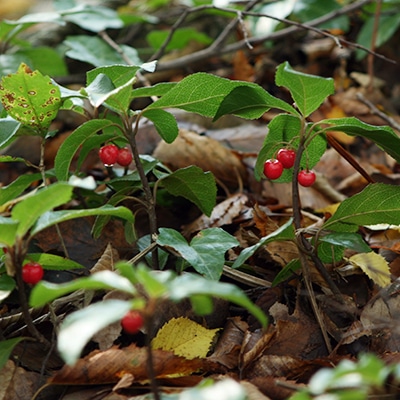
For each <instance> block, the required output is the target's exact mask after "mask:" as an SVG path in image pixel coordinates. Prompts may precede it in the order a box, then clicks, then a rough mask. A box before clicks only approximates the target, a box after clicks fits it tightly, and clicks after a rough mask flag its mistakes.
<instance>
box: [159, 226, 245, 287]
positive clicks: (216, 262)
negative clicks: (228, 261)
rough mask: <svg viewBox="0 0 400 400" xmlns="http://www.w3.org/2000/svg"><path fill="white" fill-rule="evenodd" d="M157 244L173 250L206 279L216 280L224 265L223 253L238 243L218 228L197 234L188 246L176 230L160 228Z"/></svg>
mask: <svg viewBox="0 0 400 400" xmlns="http://www.w3.org/2000/svg"><path fill="white" fill-rule="evenodd" d="M157 243H158V244H159V245H160V246H165V247H166V248H173V249H174V250H175V251H176V252H177V253H179V254H180V256H181V257H182V258H184V259H185V260H186V261H187V262H188V263H189V264H190V265H192V266H193V268H194V269H195V270H196V271H197V272H198V273H199V274H202V275H204V276H205V277H206V278H208V279H212V280H218V279H219V278H220V277H221V274H222V269H223V267H224V263H225V253H226V251H227V250H229V249H231V248H232V247H234V246H238V244H239V242H238V241H237V240H236V239H235V238H234V237H233V236H231V235H230V234H228V233H227V232H225V231H224V230H222V229H220V228H209V229H205V230H203V231H201V232H200V233H198V234H197V235H196V236H195V237H194V238H193V239H192V241H191V243H190V245H189V244H188V243H187V241H186V239H185V238H184V237H183V236H182V235H181V234H180V233H179V232H178V231H176V230H174V229H170V228H160V232H159V235H158V238H157Z"/></svg>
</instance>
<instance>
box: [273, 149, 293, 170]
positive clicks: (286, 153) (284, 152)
mask: <svg viewBox="0 0 400 400" xmlns="http://www.w3.org/2000/svg"><path fill="white" fill-rule="evenodd" d="M276 158H277V159H278V161H280V162H281V163H282V165H283V168H292V167H293V165H294V160H295V159H296V152H295V151H294V150H291V149H280V150H279V151H278V154H277V155H276Z"/></svg>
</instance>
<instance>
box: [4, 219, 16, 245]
mask: <svg viewBox="0 0 400 400" xmlns="http://www.w3.org/2000/svg"><path fill="white" fill-rule="evenodd" d="M17 229H18V221H14V220H13V219H11V218H7V217H2V216H0V246H9V247H11V246H13V245H14V244H15V241H16V238H17Z"/></svg>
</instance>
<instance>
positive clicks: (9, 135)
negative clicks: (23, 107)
mask: <svg viewBox="0 0 400 400" xmlns="http://www.w3.org/2000/svg"><path fill="white" fill-rule="evenodd" d="M20 126H21V123H20V122H18V121H16V120H14V119H11V118H1V119H0V149H1V148H3V147H5V146H7V145H9V144H10V143H11V141H13V140H14V139H16V134H17V132H18V129H19V128H20Z"/></svg>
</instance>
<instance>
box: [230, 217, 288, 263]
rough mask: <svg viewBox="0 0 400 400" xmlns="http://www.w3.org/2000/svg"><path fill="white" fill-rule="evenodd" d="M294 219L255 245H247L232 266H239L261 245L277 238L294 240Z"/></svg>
mask: <svg viewBox="0 0 400 400" xmlns="http://www.w3.org/2000/svg"><path fill="white" fill-rule="evenodd" d="M292 222H293V219H292V218H290V219H289V220H288V221H287V222H286V223H285V224H283V225H282V226H280V227H279V228H278V229H277V230H276V231H275V232H272V233H270V234H269V235H267V236H264V237H263V238H261V239H260V241H259V242H258V243H256V244H255V245H253V246H250V247H246V248H245V249H244V250H242V252H241V253H240V254H239V257H238V258H237V259H236V260H235V262H234V263H233V265H232V268H239V267H240V266H241V265H242V264H243V263H244V262H245V261H246V260H247V259H248V258H249V257H251V256H252V255H253V254H254V253H255V252H256V251H257V250H258V249H259V248H260V247H262V246H265V245H266V244H268V243H270V242H273V241H276V240H294V239H295V234H294V228H293V225H292Z"/></svg>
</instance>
